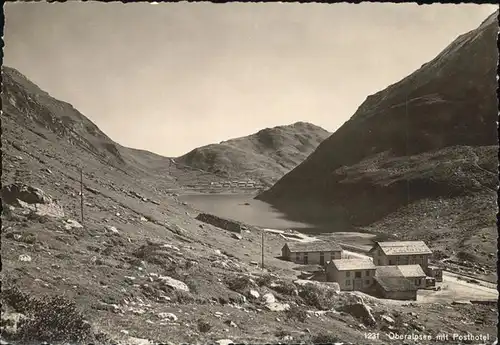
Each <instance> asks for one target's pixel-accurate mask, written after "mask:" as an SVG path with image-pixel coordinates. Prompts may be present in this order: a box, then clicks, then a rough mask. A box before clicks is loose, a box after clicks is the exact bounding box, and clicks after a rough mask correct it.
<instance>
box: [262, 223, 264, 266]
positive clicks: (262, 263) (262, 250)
mask: <svg viewBox="0 0 500 345" xmlns="http://www.w3.org/2000/svg"><path fill="white" fill-rule="evenodd" d="M262 269H264V229H262Z"/></svg>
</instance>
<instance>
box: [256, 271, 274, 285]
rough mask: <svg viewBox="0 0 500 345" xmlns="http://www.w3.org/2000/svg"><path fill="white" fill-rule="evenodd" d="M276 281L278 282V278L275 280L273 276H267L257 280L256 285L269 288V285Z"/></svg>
mask: <svg viewBox="0 0 500 345" xmlns="http://www.w3.org/2000/svg"><path fill="white" fill-rule="evenodd" d="M275 280H276V278H274V277H273V276H272V275H270V274H266V275H262V276H260V277H259V278H257V281H256V283H257V285H259V286H267V287H269V285H271V283H272V282H274V281H275Z"/></svg>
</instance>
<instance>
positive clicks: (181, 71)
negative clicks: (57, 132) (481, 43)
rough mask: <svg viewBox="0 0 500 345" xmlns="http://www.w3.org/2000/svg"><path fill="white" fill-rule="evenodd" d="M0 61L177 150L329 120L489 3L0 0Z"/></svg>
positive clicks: (164, 150) (129, 142)
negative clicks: (0, 28) (0, 3)
mask: <svg viewBox="0 0 500 345" xmlns="http://www.w3.org/2000/svg"><path fill="white" fill-rule="evenodd" d="M4 8H5V17H6V22H5V23H6V24H5V29H4V32H5V36H4V40H5V47H4V54H5V55H4V64H5V65H7V66H10V67H14V68H16V69H18V70H19V71H20V72H21V73H23V74H24V75H26V76H27V77H28V78H29V79H31V80H32V81H33V82H35V83H36V84H37V85H38V86H40V87H41V88H42V89H44V90H45V91H47V92H49V93H50V94H51V95H52V96H53V97H55V98H58V99H61V100H63V101H66V102H69V103H71V104H73V106H74V107H75V108H76V109H78V110H79V111H80V112H82V113H83V114H84V115H85V116H87V117H88V118H89V119H90V120H91V121H93V122H94V123H95V124H96V125H97V126H99V127H100V128H101V130H103V131H104V132H105V133H106V134H107V135H109V136H110V137H111V138H112V139H113V140H115V141H117V142H119V143H120V144H122V145H125V146H129V147H134V148H140V149H146V150H149V151H152V152H156V153H159V154H162V155H166V156H178V155H181V154H184V153H186V152H188V151H190V150H191V149H193V148H195V147H198V146H202V145H206V144H210V143H217V142H220V141H222V140H227V139H229V138H234V137H239V136H244V135H248V134H251V133H253V132H256V131H258V130H260V129H262V128H265V127H272V126H278V125H285V124H290V123H293V122H296V121H306V122H312V123H314V124H316V125H319V126H322V127H323V128H325V129H327V130H329V131H335V130H336V129H337V128H338V127H340V126H341V125H342V124H343V123H344V122H345V121H347V120H348V119H349V118H350V117H351V116H352V115H353V114H354V112H355V111H356V109H357V108H358V106H359V105H361V103H362V102H363V101H364V100H365V99H366V97H367V96H369V95H370V94H373V93H375V92H377V91H380V90H382V89H384V88H385V87H387V86H388V85H390V84H393V83H395V82H397V81H399V80H400V79H402V78H403V77H405V76H407V75H408V74H410V73H412V72H413V71H415V70H416V69H418V68H419V67H420V66H421V65H422V64H424V63H425V62H427V61H429V60H431V59H432V58H434V57H435V56H436V55H437V54H438V53H439V52H440V51H441V50H442V49H444V48H445V47H446V46H447V45H448V44H449V43H451V42H452V41H453V40H454V39H455V38H456V37H457V36H458V35H461V34H463V33H465V32H467V31H469V30H471V29H474V28H476V27H477V26H478V25H479V24H480V23H481V22H482V21H483V20H484V19H486V17H487V16H488V15H490V14H491V13H493V12H494V11H495V10H496V9H497V8H498V7H497V6H493V5H475V4H465V5H442V4H434V5H425V6H418V5H416V4H376V3H363V4H346V3H339V4H314V3H311V4H300V3H284V4H283V3H229V4H213V3H210V2H199V3H187V2H185V3H162V4H157V5H152V4H148V3H130V4H122V3H118V2H115V3H97V2H66V3H22V2H17V3H7V4H5V5H4Z"/></svg>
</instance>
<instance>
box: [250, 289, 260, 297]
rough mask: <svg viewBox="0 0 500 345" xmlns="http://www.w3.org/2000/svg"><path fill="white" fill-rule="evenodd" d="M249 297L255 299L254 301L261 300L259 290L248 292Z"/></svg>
mask: <svg viewBox="0 0 500 345" xmlns="http://www.w3.org/2000/svg"><path fill="white" fill-rule="evenodd" d="M248 295H249V297H251V298H254V299H259V297H260V294H259V292H258V291H257V290H250V291H249V292H248Z"/></svg>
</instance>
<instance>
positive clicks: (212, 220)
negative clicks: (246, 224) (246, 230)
mask: <svg viewBox="0 0 500 345" xmlns="http://www.w3.org/2000/svg"><path fill="white" fill-rule="evenodd" d="M196 219H197V220H199V221H200V222H204V223H207V224H211V225H213V226H216V227H218V228H221V229H224V230H227V231H232V232H237V233H241V231H242V224H241V223H239V222H236V221H233V220H228V219H224V218H220V217H217V216H214V215H213V214H208V213H200V214H199V215H198V216H196Z"/></svg>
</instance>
